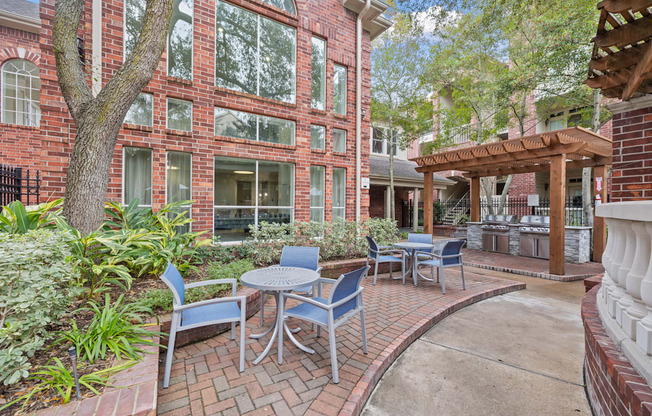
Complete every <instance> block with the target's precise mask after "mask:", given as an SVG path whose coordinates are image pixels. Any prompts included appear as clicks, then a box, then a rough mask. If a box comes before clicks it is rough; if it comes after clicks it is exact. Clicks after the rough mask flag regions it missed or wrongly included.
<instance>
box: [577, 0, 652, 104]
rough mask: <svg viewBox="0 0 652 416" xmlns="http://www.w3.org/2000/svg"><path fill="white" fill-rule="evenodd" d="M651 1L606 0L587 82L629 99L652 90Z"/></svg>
mask: <svg viewBox="0 0 652 416" xmlns="http://www.w3.org/2000/svg"><path fill="white" fill-rule="evenodd" d="M651 6H652V1H651V0H605V1H601V2H600V3H598V9H599V10H600V20H599V22H598V30H597V34H596V36H595V38H593V56H592V59H591V61H590V62H589V76H588V79H587V80H586V84H587V85H588V86H589V87H591V88H600V89H601V90H602V95H604V96H605V97H610V98H621V99H622V100H629V99H630V98H631V97H632V95H634V94H635V93H637V92H638V93H642V94H646V93H652V13H651V11H652V10H651Z"/></svg>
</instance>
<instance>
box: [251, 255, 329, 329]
mask: <svg viewBox="0 0 652 416" xmlns="http://www.w3.org/2000/svg"><path fill="white" fill-rule="evenodd" d="M279 266H280V267H301V268H304V269H309V270H315V271H316V272H317V273H319V274H320V275H321V269H322V267H321V266H320V265H319V247H295V246H285V247H283V251H282V252H281V262H280V264H279V265H278V266H272V267H279ZM313 290H314V285H305V286H301V287H299V288H297V289H296V290H294V292H299V293H305V294H306V295H307V296H312V295H313V294H314V291H313ZM269 294H270V292H266V291H261V292H260V299H261V304H260V326H263V323H264V322H263V321H264V317H265V299H266V298H267V295H269Z"/></svg>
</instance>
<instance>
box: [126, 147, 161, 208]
mask: <svg viewBox="0 0 652 416" xmlns="http://www.w3.org/2000/svg"><path fill="white" fill-rule="evenodd" d="M127 149H138V150H140V151H142V150H147V151H149V152H150V154H151V157H150V162H149V169H150V179H149V181H150V182H149V189H150V193H151V196H150V198H149V199H150V201H152V203H153V202H154V149H151V148H149V147H136V146H122V187H121V188H122V205H123V206H124V205H129V204H130V203H131V201H129V203H127V202H126V200H125V195H126V193H127V192H126V190H127V187H126V185H127V184H126V182H125V178H126V177H127V169H126V167H125V160H126V158H125V152H126V150H127ZM138 208H139V209H143V208H152V204H149V205H146V204H138Z"/></svg>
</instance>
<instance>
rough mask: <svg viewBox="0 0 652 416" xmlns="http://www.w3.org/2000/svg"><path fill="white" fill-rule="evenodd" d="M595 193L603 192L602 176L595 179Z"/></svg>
mask: <svg viewBox="0 0 652 416" xmlns="http://www.w3.org/2000/svg"><path fill="white" fill-rule="evenodd" d="M595 192H602V176H596V177H595Z"/></svg>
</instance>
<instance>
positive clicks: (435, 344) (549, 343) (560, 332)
mask: <svg viewBox="0 0 652 416" xmlns="http://www.w3.org/2000/svg"><path fill="white" fill-rule="evenodd" d="M468 270H469V271H471V270H473V271H474V272H475V273H483V271H482V270H479V269H472V268H468ZM487 273H490V274H491V276H501V274H500V273H497V272H489V271H487ZM502 277H505V278H509V279H512V280H519V281H522V282H525V283H526V284H527V289H526V290H524V291H518V292H513V293H509V294H506V295H502V296H498V297H494V298H491V299H487V300H484V301H482V302H480V303H477V304H475V305H471V306H469V307H467V308H465V309H463V310H461V311H458V312H456V313H455V314H453V315H452V316H450V317H448V318H446V319H444V320H443V321H442V322H440V323H439V324H437V325H436V326H435V327H434V328H432V329H431V330H430V331H428V332H427V333H426V334H425V335H423V336H422V337H421V338H420V339H419V340H417V341H416V342H415V343H414V344H412V345H411V346H410V347H409V348H408V349H407V350H406V351H405V352H404V353H403V354H402V356H401V357H400V358H399V359H398V360H397V361H396V362H395V363H394V364H393V365H392V367H391V368H390V369H389V370H388V371H387V372H386V373H385V375H384V376H383V378H382V380H381V382H380V383H379V384H378V386H377V387H376V389H375V391H374V393H373V394H372V396H371V398H370V399H369V401H368V402H367V404H366V406H365V408H364V410H363V413H362V414H363V416H385V415H399V414H400V415H438V416H445V415H456V416H458V415H582V414H584V415H590V414H591V411H590V408H589V404H588V402H587V400H586V396H585V393H584V387H583V376H582V364H583V359H584V335H583V327H582V321H581V318H580V303H581V299H582V296H583V294H584V288H583V284H582V282H573V283H561V282H554V281H548V280H543V279H538V278H531V277H524V276H515V275H512V274H502Z"/></svg>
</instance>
